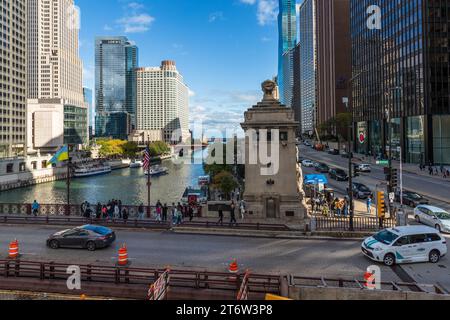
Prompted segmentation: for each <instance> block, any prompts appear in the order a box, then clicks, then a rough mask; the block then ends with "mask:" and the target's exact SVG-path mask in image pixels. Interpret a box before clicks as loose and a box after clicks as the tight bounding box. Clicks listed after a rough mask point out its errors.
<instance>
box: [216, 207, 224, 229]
mask: <svg viewBox="0 0 450 320" xmlns="http://www.w3.org/2000/svg"><path fill="white" fill-rule="evenodd" d="M219 223H220V225H223V210H222V207H221V206H220V207H219V221H217V224H219Z"/></svg>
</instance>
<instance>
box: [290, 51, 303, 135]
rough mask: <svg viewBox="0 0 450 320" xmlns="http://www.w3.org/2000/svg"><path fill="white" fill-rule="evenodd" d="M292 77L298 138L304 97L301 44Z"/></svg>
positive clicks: (295, 53)
mask: <svg viewBox="0 0 450 320" xmlns="http://www.w3.org/2000/svg"><path fill="white" fill-rule="evenodd" d="M292 63H293V65H292V69H293V72H292V75H293V88H292V106H291V107H292V109H293V110H294V116H295V121H297V123H298V127H297V130H296V135H297V137H301V135H302V125H301V123H302V96H301V73H300V71H301V70H300V66H301V65H300V63H301V59H300V43H298V44H297V45H296V46H295V49H294V53H293V59H292Z"/></svg>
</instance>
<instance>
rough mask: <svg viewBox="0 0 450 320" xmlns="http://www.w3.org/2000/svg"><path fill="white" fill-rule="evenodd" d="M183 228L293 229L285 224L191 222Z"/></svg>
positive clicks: (184, 223)
mask: <svg viewBox="0 0 450 320" xmlns="http://www.w3.org/2000/svg"><path fill="white" fill-rule="evenodd" d="M181 227H191V228H195V227H201V228H218V229H225V228H226V229H242V230H261V231H290V230H291V229H290V228H289V227H288V226H287V225H284V224H268V223H237V224H230V223H226V222H224V223H223V224H218V223H217V222H211V221H191V222H183V224H182V225H181Z"/></svg>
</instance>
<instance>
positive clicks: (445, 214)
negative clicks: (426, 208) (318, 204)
mask: <svg viewBox="0 0 450 320" xmlns="http://www.w3.org/2000/svg"><path fill="white" fill-rule="evenodd" d="M434 214H435V215H436V217H438V219H441V220H450V213H448V212H435V213H434Z"/></svg>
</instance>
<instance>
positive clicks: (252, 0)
mask: <svg viewBox="0 0 450 320" xmlns="http://www.w3.org/2000/svg"><path fill="white" fill-rule="evenodd" d="M240 2H242V3H244V4H255V3H256V0H240Z"/></svg>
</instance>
